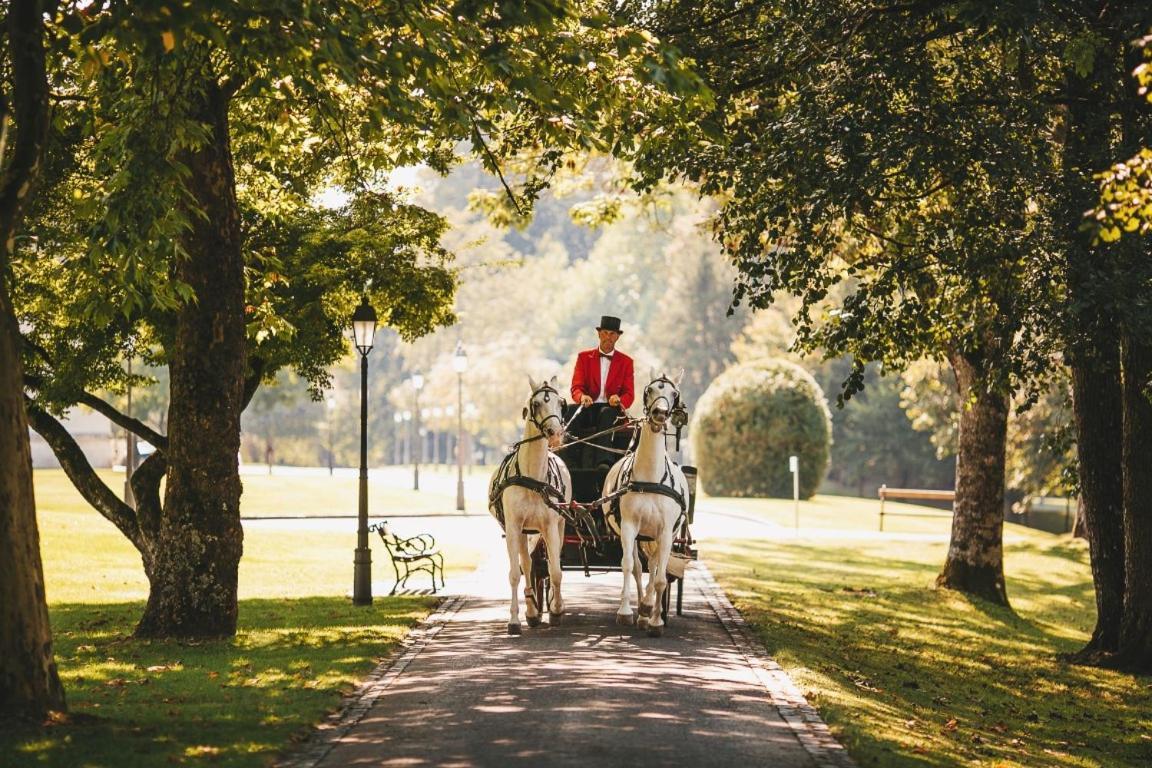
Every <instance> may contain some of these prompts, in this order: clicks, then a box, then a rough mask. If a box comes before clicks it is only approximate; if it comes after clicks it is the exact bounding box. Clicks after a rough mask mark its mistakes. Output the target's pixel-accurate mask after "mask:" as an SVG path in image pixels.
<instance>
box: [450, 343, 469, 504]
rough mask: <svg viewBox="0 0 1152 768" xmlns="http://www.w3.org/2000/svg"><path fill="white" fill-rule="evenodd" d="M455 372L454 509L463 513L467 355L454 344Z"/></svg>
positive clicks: (461, 346)
mask: <svg viewBox="0 0 1152 768" xmlns="http://www.w3.org/2000/svg"><path fill="white" fill-rule="evenodd" d="M452 367H453V368H454V370H455V371H456V509H457V510H460V511H461V512H462V511H464V371H467V370H468V355H467V353H465V352H464V344H463V343H461V342H458V341H457V342H456V353H455V355H453V356H452Z"/></svg>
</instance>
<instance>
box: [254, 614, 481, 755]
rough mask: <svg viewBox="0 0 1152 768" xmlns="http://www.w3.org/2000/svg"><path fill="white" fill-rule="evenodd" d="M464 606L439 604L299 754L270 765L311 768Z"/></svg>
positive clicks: (310, 738)
mask: <svg viewBox="0 0 1152 768" xmlns="http://www.w3.org/2000/svg"><path fill="white" fill-rule="evenodd" d="M465 602H467V596H465V595H455V596H453V597H449V598H446V599H445V600H444V601H443V602H442V603H440V605H439V606H438V607H437V608H436V610H435V611H433V612H432V613H430V614H429V615H428V616H427V617H425V618H424V619H423V620H422V621H421V622H420V623H419V624H417V625H416V626H415V627H414V628H413V629H412V630H410V631H409V632H408V634H407V635H405V636H404V638H403V639H402V640H401V641H400V645H399V646H398V648H397V650H395V651H394V652H393V653H392V654H390V655H389V657H388V658H385V659H384V660H383V661H381V662H380V663H379V664H377V665H376V667H375V669H373V670H372V672H371V673H369V675H368V677H366V678H365V679H364V681H363V682H361V683H360V685H359V687H358V688H357V689H356V690H355V691H354V692H353V693H352V694H350V695H349V696H348V698H347V699H346V700H345V701H344V703H343V704H342V705H341V706H340V708H339V709H338V710H336V712H334V713H332V714H331V715H329V716H328V717H327V718H326V719H325V720H324V721H323V722H321V723H320V724H319V725H317V726H316V727H315V728H314V729H313V732H312V735H311V736H309V738H308V740H307V741H306V742H305V743H304V744H303V745H302V746H301V747H300V748H299V750H297V751H293V752H290V753H289V754H286V755H283V756H282V757H281V758H280V759H279V760H277V761H276V762H275V763H273V765H274V766H275V768H315V766H316V765H318V764H319V763H320V761H321V760H323V759H324V758H325V757H327V756H328V753H329V752H331V751H332V750H333V749H334V748H335V747H336V744H337V743H339V741H340V740H341V739H342V738H344V736H345V734H347V733H348V731H350V730H351V729H352V728H353V727H354V726H355V725H356V724H357V723H359V722H360V721H361V720H362V719H363V718H364V715H366V714H367V713H368V710H370V709H372V705H373V704H375V703H376V700H377V699H378V698H380V696H382V695H383V694H384V691H386V690H388V688H389V686H391V685H392V683H394V682H396V678H398V677H400V675H402V674H404V670H405V669H407V668H408V665H409V664H411V663H412V660H413V659H415V658H416V657H417V656H419V655H420V652H421V651H423V650H424V648H425V647H426V646H427V645H428V644H429V643H430V642H432V639H433V638H434V637H436V635H437V634H439V633H440V630H441V629H443V628H444V626H445V625H446V624H447V623H448V622H449V621H451V620H452V617H453V616H455V615H456V613H457V612H459V610H460V608H461V607H462V606H463V605H464V603H465Z"/></svg>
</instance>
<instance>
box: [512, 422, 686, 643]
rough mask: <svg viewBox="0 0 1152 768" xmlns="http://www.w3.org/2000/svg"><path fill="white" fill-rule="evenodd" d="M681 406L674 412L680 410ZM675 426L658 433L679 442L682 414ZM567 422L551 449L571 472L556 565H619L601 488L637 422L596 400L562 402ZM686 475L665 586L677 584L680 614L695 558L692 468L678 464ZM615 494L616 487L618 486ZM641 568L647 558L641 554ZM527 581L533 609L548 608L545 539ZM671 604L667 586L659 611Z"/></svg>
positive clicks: (593, 568)
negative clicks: (581, 403) (689, 564)
mask: <svg viewBox="0 0 1152 768" xmlns="http://www.w3.org/2000/svg"><path fill="white" fill-rule="evenodd" d="M682 415H683V412H681V413H680V414H677V417H678V416H682ZM678 421H679V423H678V424H677V428H676V432H675V433H674V434H671V433H670V434H668V435H666V436H665V437H664V438H663V439H665V440H667V441H675V443H676V447H677V448H678V447H679V441H680V429H681V428H682V427H683V423H684V420H683V419H678ZM564 422H565V424H566V425H567V437H566V439H565V444H564V445H563V446H562V447H561V448H559V449H557V450H556V454H557V455H558V456H559V457H560V458H561V459H563V461H564V463H565V464H566V465H567V468H568V471H569V472H570V473H571V483H572V502H573V503H572V504H571V505H570V507H569V508H568V510H567V511H566V513H565V514H564V517H565V526H564V537H563V546H562V548H561V554H560V561H561V567H562V569H563V570H565V571H582V572H583V573H584V575H585V576H591V574H592V573H593V572H597V573H600V572H607V571H617V572H619V571H621V561H622V559H623V546H622V542H621V540H620V537H619V536H618V535H617V534H616V533H615V532H614V531H613V530H612V528H611V527H610V526H609V524H608V520H607V515H608V514H610V511H609V510H610V508H611V504H612V502H613V500H614V499H613V494H610V493H606V492H605V479H606V478H607V476H608V474H609V471H610V469H611V467H612V465H613V464H615V463H616V461H617V460H618V459H619V458H620V457H621V456H622V455H624V454H626V453H627V452H628V450H629V448H630V447H631V448H635V444H634V438H635V432H636V430H637V429H638V428H639V427H638V425H637V424H636V422H635V421H634V420H630V419H629V418H628V417H627V415H626V414H625V413H624V412H623V411H621V410H620V409H618V408H615V407H613V406H609V405H608V404H606V403H595V404H593V405H591V406H588V407H585V408H579V407H577V406H576V405H574V404H572V405H567V406H566V407H565V409H564ZM681 469H682V470H683V472H684V475H685V477H686V479H687V481H688V494H687V495H688V498H687V499H686V505H687V509H686V511H685V513H684V515H683V516H682V518H681V520H680V521H679V525H678V527H677V530H676V532H675V536H674V538H673V542H672V558H671V560H670V563H669V567H668V569H667V570H668V577H669V586H671V585H672V584H675V587H676V614H677V615H683V607H684V582H683V577H684V568H685V565H686V563H687V561H688V560H695V559H696V557H697V551H696V549H695V548H694V546H693V544H694V541H693V539H692V535H691V530H690V526H691V524H692V522H693V517H694V512H695V500H696V470H695V468H694V467H690V466H683V467H681ZM617 494H619V492H617ZM641 563H642V565H643V568H644V571H645V572H647V570H648V562H647V558H645V557H643V555H641ZM529 579H530V581H529V583H530V584H531V585H533V587H534V588H533V589H532V593H533V596H534V598H533V599H534V601H535V607H536V609H537V611H539V612H540V613H543V612H544V611H545V610H547V608H546V606H547V605H548V604H549V597H550V583H549V578H548V561H547V554H546V551H545V546H544V541H543V540H542V539H541V540H540V541H538V542H537V545H536V547H535V548H534V549H533V551H532V567H531V574H530V575H529ZM670 608H671V589H667V590H665V592H664V597H663V605H662V606H661V612H662V615H663V617H664V619H665V620H667V616H668V613H669V610H670Z"/></svg>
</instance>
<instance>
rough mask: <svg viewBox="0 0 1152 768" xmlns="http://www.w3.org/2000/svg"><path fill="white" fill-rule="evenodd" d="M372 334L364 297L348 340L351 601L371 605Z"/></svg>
mask: <svg viewBox="0 0 1152 768" xmlns="http://www.w3.org/2000/svg"><path fill="white" fill-rule="evenodd" d="M375 335H376V310H374V309H373V308H372V305H371V304H369V303H368V297H367V296H365V297H364V298H363V299H362V300H361V302H360V306H358V307H356V311H355V312H354V313H353V314H352V340H353V341H354V342H355V344H356V349H357V350H359V352H360V505H359V509H358V515H357V517H358V521H357V527H356V554H355V557H354V558H353V574H352V604H353V605H371V604H372V550H371V549H370V548H369V547H368V353H369V352H371V351H372V339H373V337H374V336H375Z"/></svg>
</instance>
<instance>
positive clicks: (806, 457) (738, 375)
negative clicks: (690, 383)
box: [690, 359, 832, 499]
mask: <svg viewBox="0 0 1152 768" xmlns="http://www.w3.org/2000/svg"><path fill="white" fill-rule="evenodd" d="M690 434H691V439H692V449H693V455H694V456H695V457H696V465H697V467H698V468H699V470H700V477H701V482H702V483H703V485H704V488H705V489H706V490H707V491H708V493H709V494H711V495H713V496H775V497H789V496H791V495H792V473H791V472H790V471H789V464H788V461H789V460H788V457H789V456H798V457H799V459H800V497H801V498H804V499H807V498H810V497H811V496H812V495H813V494H814V493H816V489H817V488H818V487H819V486H820V483H821V482H822V481H823V479H824V474H825V472H827V470H828V457H829V450H830V448H831V437H832V422H831V415H830V414H829V412H828V403H827V401H826V400H825V398H824V393H823V391H821V389H820V387H819V385H818V384H817V383H816V381H815V379H813V378H812V376H811V374H809V373H808V372H806V371H805V370H804V369H803V368H800V367H799V366H797V365H796V364H794V363H790V362H787V361H785V360H772V359H766V360H762V361H759V362H756V363H747V364H744V365H738V366H735V367H733V368H730V369H728V370H727V371H725V372H724V373H723V374H721V375H720V376H719V377H717V379H716V380H715V381H713V382H712V383H711V385H709V387H708V390H707V391H706V392H705V393H704V395H703V397H701V398H700V402H699V403H698V404H697V407H696V412H695V414H694V416H693V418H692V425H691V431H690Z"/></svg>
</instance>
